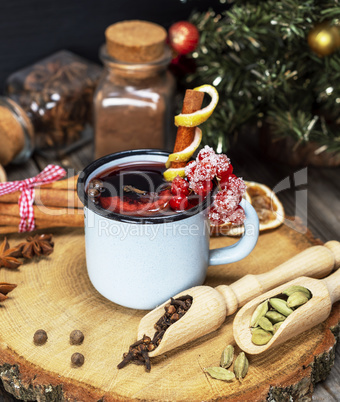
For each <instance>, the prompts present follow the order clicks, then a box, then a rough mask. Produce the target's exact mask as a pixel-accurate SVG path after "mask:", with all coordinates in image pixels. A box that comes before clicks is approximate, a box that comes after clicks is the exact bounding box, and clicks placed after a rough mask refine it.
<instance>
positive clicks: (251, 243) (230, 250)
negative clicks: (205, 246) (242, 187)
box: [209, 199, 259, 265]
mask: <svg viewBox="0 0 340 402" xmlns="http://www.w3.org/2000/svg"><path fill="white" fill-rule="evenodd" d="M240 205H241V207H242V208H243V209H244V212H245V214H246V220H245V221H244V233H243V235H242V237H241V239H240V240H239V241H238V242H237V243H235V244H232V245H231V246H228V247H222V248H217V249H214V250H210V252H209V265H220V264H230V263H232V262H236V261H239V260H242V259H243V258H245V257H246V256H247V255H248V254H250V252H251V251H252V250H253V248H254V247H255V245H256V243H257V239H258V237H259V218H258V216H257V214H256V211H255V209H254V208H253V207H252V205H250V204H249V202H248V201H246V200H245V199H243V200H242V201H241V203H240Z"/></svg>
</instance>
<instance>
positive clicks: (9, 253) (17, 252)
mask: <svg viewBox="0 0 340 402" xmlns="http://www.w3.org/2000/svg"><path fill="white" fill-rule="evenodd" d="M21 255H22V254H21V248H20V247H19V246H16V247H13V248H10V247H9V243H8V240H7V237H5V239H4V241H3V242H2V244H1V245H0V267H6V268H18V267H19V265H22V262H21V261H19V260H18V259H17V257H21Z"/></svg>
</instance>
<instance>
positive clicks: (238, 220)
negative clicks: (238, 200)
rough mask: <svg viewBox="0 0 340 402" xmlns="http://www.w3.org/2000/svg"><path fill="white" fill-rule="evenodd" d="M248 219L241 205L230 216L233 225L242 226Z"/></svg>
mask: <svg viewBox="0 0 340 402" xmlns="http://www.w3.org/2000/svg"><path fill="white" fill-rule="evenodd" d="M245 219H246V214H245V213H244V209H243V208H242V207H241V205H239V206H238V207H237V208H236V209H235V211H233V212H232V213H231V214H230V215H229V216H228V220H229V222H230V223H232V224H233V225H241V224H242V223H243V222H244V221H245Z"/></svg>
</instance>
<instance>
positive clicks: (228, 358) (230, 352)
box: [220, 345, 234, 368]
mask: <svg viewBox="0 0 340 402" xmlns="http://www.w3.org/2000/svg"><path fill="white" fill-rule="evenodd" d="M233 360H234V347H233V345H228V346H227V347H226V348H225V349H224V350H223V352H222V356H221V361H220V366H221V367H223V368H228V367H230V366H231V365H232V363H233Z"/></svg>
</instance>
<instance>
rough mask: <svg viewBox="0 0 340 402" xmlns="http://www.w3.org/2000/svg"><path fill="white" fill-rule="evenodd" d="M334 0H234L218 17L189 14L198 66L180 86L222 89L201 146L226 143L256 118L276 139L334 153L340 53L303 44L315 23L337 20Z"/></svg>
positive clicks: (338, 145) (339, 119) (339, 118)
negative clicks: (196, 32)
mask: <svg viewBox="0 0 340 402" xmlns="http://www.w3.org/2000/svg"><path fill="white" fill-rule="evenodd" d="M337 5H338V1H335V2H334V1H332V2H330V1H327V2H324V1H321V0H306V1H303V2H301V1H299V0H281V1H275V0H269V1H265V2H264V1H259V0H248V1H247V2H244V1H241V0H236V1H235V2H234V3H233V4H232V6H231V7H229V8H228V9H226V10H224V11H223V12H222V13H221V14H215V12H214V11H213V10H209V11H207V12H205V13H195V14H193V15H192V17H191V22H192V23H194V24H195V25H196V26H197V27H198V29H199V31H200V34H201V39H200V44H199V47H198V49H197V51H196V52H195V53H194V55H193V56H194V58H195V61H196V64H197V70H196V72H195V73H193V74H190V75H189V76H188V77H186V85H187V86H190V87H192V86H193V85H202V84H203V83H206V84H212V85H215V86H216V88H217V90H218V92H219V94H220V102H219V105H218V106H217V108H216V110H215V112H214V114H213V115H212V117H210V119H209V120H208V122H207V123H206V124H205V127H204V132H205V137H204V139H203V143H209V144H210V145H214V146H219V147H221V144H222V145H223V146H224V147H228V146H229V145H230V142H231V138H232V136H234V135H235V134H236V133H237V131H238V130H239V129H240V128H241V127H242V126H243V125H245V124H249V123H250V122H253V121H254V119H258V118H261V119H262V120H263V121H264V122H268V123H269V124H270V126H271V128H272V130H273V132H274V134H275V135H277V136H291V137H293V138H295V139H296V140H298V141H316V142H319V143H321V144H326V145H327V147H329V148H330V149H331V148H332V149H336V150H338V151H340V140H339V137H338V135H337V132H340V130H339V127H338V126H337V125H339V124H340V113H339V112H338V109H339V107H336V106H339V99H340V86H339V85H338V84H337V82H340V81H339V80H340V54H339V51H338V52H336V53H334V54H332V55H330V56H327V57H324V58H320V57H318V56H317V55H316V54H314V53H313V52H312V51H311V49H310V48H309V46H308V42H307V35H308V32H309V31H310V30H311V29H312V27H313V26H314V24H316V23H320V22H322V21H324V20H326V19H327V20H329V19H333V20H334V21H333V22H334V23H335V22H336V19H337V18H339V17H340V7H336V6H337ZM292 105H295V106H292ZM223 150H225V148H224V149H223Z"/></svg>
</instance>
